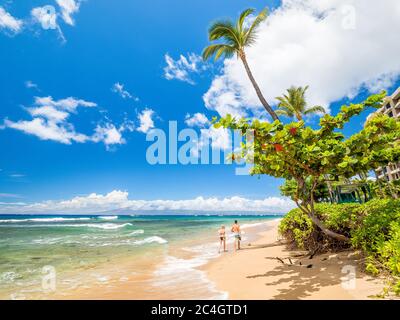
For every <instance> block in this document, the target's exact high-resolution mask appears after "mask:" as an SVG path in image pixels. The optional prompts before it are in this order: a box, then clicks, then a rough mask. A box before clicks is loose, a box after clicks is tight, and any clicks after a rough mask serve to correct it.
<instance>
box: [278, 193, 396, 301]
mask: <svg viewBox="0 0 400 320" xmlns="http://www.w3.org/2000/svg"><path fill="white" fill-rule="evenodd" d="M315 209H316V213H317V215H318V216H319V218H320V219H321V220H322V221H323V223H324V224H325V226H326V227H327V228H329V229H331V230H332V231H335V232H338V233H341V234H344V235H346V236H348V237H349V238H350V239H351V246H352V247H353V248H354V249H361V250H362V251H363V252H364V254H365V256H366V257H367V260H366V264H365V269H366V271H367V272H368V273H370V274H372V275H378V274H379V273H380V272H381V271H385V272H386V273H389V274H390V275H391V278H392V290H393V292H395V293H396V294H399V295H400V279H399V278H400V200H393V199H382V200H380V199H375V200H372V201H370V202H368V203H365V204H326V203H324V204H317V205H316V207H315ZM279 232H280V234H281V235H282V236H283V237H285V238H286V239H288V240H290V241H291V242H292V243H293V244H294V245H295V246H296V247H298V248H302V249H307V250H310V251H313V250H316V249H317V248H318V249H321V248H323V249H338V248H339V249H340V248H343V246H346V245H344V244H341V245H340V244H338V242H337V241H335V240H333V239H331V238H328V237H326V236H325V235H324V234H323V233H322V232H321V231H320V230H319V229H318V228H316V227H315V226H314V225H313V223H312V221H311V219H310V218H309V217H308V216H307V215H306V214H304V213H303V212H302V211H300V210H299V209H294V210H291V211H290V212H289V213H288V214H287V215H286V216H285V217H284V218H283V219H282V221H281V223H280V226H279Z"/></svg>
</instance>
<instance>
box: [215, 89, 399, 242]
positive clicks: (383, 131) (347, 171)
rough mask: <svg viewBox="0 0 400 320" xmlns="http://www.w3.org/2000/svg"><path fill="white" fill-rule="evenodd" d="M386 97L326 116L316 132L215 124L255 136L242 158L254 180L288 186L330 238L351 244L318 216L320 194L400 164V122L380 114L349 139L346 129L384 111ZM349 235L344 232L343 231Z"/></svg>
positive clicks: (227, 121)
mask: <svg viewBox="0 0 400 320" xmlns="http://www.w3.org/2000/svg"><path fill="white" fill-rule="evenodd" d="M385 96H386V92H384V91H383V92H381V93H379V94H373V95H371V96H369V97H368V98H367V99H366V100H365V101H363V102H360V103H356V104H354V103H351V104H349V105H344V106H342V107H341V109H340V111H339V112H338V113H337V114H336V115H329V114H325V115H324V116H323V117H322V118H321V119H320V123H319V127H318V128H316V129H314V128H312V127H311V126H308V125H306V124H305V122H304V121H298V122H292V123H289V124H284V123H282V122H279V121H274V122H273V123H270V122H262V121H260V120H258V119H255V120H251V119H245V118H241V119H237V118H234V117H232V116H231V115H229V114H228V115H227V116H226V117H223V118H221V119H217V118H214V119H213V121H214V126H215V127H216V128H220V127H224V128H229V129H234V130H240V131H241V132H242V134H243V135H246V134H247V133H248V131H249V130H251V131H253V132H254V139H253V140H254V141H253V143H248V142H247V143H246V144H242V147H241V150H240V151H239V152H238V153H237V155H236V158H239V157H240V158H242V159H245V160H246V161H247V162H250V163H251V164H252V165H253V167H252V169H251V170H250V174H252V175H263V174H266V175H270V176H273V177H276V178H283V179H285V180H286V187H285V189H284V191H283V193H284V195H286V196H289V197H290V198H291V199H292V200H293V201H294V202H295V203H296V205H297V206H298V208H299V209H300V210H301V211H302V212H303V213H304V214H305V215H306V216H308V218H309V219H310V220H311V221H312V222H313V225H314V226H315V227H317V228H319V229H320V230H321V231H322V232H323V233H324V234H325V235H326V236H328V237H330V238H332V239H334V240H336V241H340V242H350V240H351V239H350V238H349V235H348V233H346V232H338V231H337V230H335V225H332V224H329V220H328V221H325V223H324V221H322V220H321V219H320V216H319V215H318V212H317V210H316V204H317V203H318V199H317V197H316V192H317V191H318V188H320V187H321V185H327V182H332V181H338V180H339V179H340V178H341V177H344V178H347V179H350V178H351V177H353V176H355V175H357V174H358V173H360V172H368V171H370V170H372V169H375V168H377V167H379V166H385V165H387V164H388V163H390V162H397V161H399V160H400V142H399V139H400V122H399V121H397V120H396V119H394V118H390V117H388V116H387V115H384V114H379V115H377V116H375V117H373V118H372V119H370V120H369V121H368V122H367V123H366V124H365V126H364V128H363V129H361V130H360V131H359V132H356V133H354V134H353V135H351V136H349V137H346V135H345V134H344V133H343V128H344V127H345V125H346V124H348V122H349V121H350V120H351V119H352V118H353V117H354V116H358V115H359V114H360V113H361V112H363V111H364V110H366V109H367V108H375V109H376V108H380V106H381V104H382V101H383V99H384V98H385ZM341 231H343V230H341Z"/></svg>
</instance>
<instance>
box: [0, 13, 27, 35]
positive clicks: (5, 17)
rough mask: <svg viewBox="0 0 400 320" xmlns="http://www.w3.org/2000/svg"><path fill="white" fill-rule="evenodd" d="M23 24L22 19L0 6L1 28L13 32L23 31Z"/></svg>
mask: <svg viewBox="0 0 400 320" xmlns="http://www.w3.org/2000/svg"><path fill="white" fill-rule="evenodd" d="M22 25H23V22H22V20H19V19H17V18H14V17H13V16H12V15H11V14H10V13H8V12H7V11H6V10H5V9H4V8H3V7H1V6H0V30H1V29H6V30H8V31H11V32H13V33H18V32H20V31H21V29H22Z"/></svg>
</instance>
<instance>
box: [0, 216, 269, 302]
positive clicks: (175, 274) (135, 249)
mask: <svg viewBox="0 0 400 320" xmlns="http://www.w3.org/2000/svg"><path fill="white" fill-rule="evenodd" d="M274 218H277V216H268V215H265V216H259V215H257V216H214V215H209V216H202V215H198V216H140V215H137V216H94V215H88V216H82V215H79V216H73V215H63V216H54V215H49V216H44V215H40V216H37V215H9V216H8V215H7V216H6V215H2V216H0V299H51V298H66V299H68V298H73V297H77V296H78V297H80V298H81V297H82V298H97V297H98V298H113V297H114V296H113V295H118V294H121V292H120V291H121V288H125V289H124V290H125V291H126V292H125V293H126V296H127V297H131V298H139V297H140V298H144V299H151V298H156V297H162V298H168V297H171V298H183V299H185V298H213V297H217V298H223V293H220V292H217V291H216V290H215V289H213V287H212V285H211V284H210V283H208V282H207V280H206V279H205V277H204V273H202V272H201V271H199V270H198V269H197V268H198V267H200V266H201V265H204V264H205V263H207V262H208V261H209V260H210V259H213V258H215V257H216V256H218V241H217V229H218V228H219V226H221V225H226V226H227V229H229V226H230V225H231V224H232V223H233V221H234V220H235V219H237V220H239V223H240V224H241V225H242V228H243V233H244V240H245V241H246V240H247V241H250V240H251V236H252V235H251V232H250V233H246V230H252V228H253V227H257V226H261V227H262V225H263V224H264V223H265V222H266V221H268V220H271V219H274ZM232 241H233V239H232V238H231V235H229V237H228V244H231V243H232ZM49 270H50V271H51V272H52V273H51V275H52V274H54V275H55V276H54V277H55V281H54V283H55V284H56V288H55V289H54V288H50V289H49V288H48V287H46V283H45V279H46V276H48V275H49V274H50V273H49V272H50V271H49ZM53 271H54V272H53ZM118 290H119V291H118ZM122 294H123V293H122Z"/></svg>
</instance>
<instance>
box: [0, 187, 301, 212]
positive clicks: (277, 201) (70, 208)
mask: <svg viewBox="0 0 400 320" xmlns="http://www.w3.org/2000/svg"><path fill="white" fill-rule="evenodd" d="M293 207H294V204H293V202H292V201H291V200H289V199H286V198H279V197H268V198H265V199H260V200H252V199H247V198H243V197H238V196H233V197H227V198H217V197H212V198H204V197H197V198H194V199H189V200H130V199H129V194H128V192H126V191H120V190H114V191H112V192H110V193H108V194H105V195H101V194H96V193H92V194H90V195H88V196H80V197H75V198H73V199H71V200H61V201H44V202H39V203H33V204H18V205H10V204H5V203H3V204H1V206H0V213H9V212H13V213H96V212H102V211H107V210H118V209H125V210H133V211H138V212H142V213H146V211H152V212H154V211H159V212H163V211H166V212H168V211H171V210H177V211H183V210H188V211H193V212H202V211H208V212H221V211H235V212H264V213H286V212H287V211H289V210H290V209H292V208H293Z"/></svg>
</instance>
